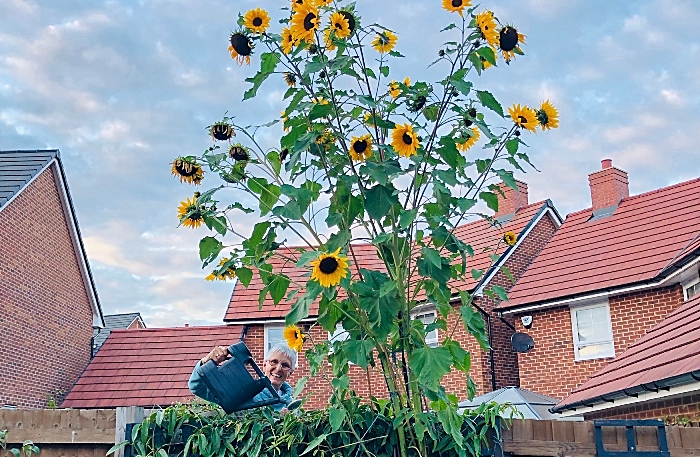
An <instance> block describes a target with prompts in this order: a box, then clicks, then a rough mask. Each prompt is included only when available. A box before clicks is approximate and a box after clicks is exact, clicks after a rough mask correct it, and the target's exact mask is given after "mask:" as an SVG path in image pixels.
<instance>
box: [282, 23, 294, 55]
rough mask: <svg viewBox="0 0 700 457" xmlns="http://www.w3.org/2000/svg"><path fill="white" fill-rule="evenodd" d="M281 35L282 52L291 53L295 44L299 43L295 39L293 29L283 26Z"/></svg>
mask: <svg viewBox="0 0 700 457" xmlns="http://www.w3.org/2000/svg"><path fill="white" fill-rule="evenodd" d="M281 35H282V42H281V43H280V48H282V52H284V53H285V54H289V53H290V52H292V49H293V48H294V46H296V45H297V44H298V43H297V41H296V40H295V39H294V35H292V31H291V30H289V27H285V28H283V29H282V32H281Z"/></svg>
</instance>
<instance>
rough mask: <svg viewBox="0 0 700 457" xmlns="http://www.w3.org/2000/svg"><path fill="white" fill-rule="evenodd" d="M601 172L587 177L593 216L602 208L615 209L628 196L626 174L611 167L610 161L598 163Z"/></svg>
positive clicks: (628, 188) (628, 189) (605, 160)
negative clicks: (600, 165) (600, 166)
mask: <svg viewBox="0 0 700 457" xmlns="http://www.w3.org/2000/svg"><path fill="white" fill-rule="evenodd" d="M600 163H601V164H602V166H603V168H602V169H601V170H598V171H596V172H594V173H591V174H589V175H588V182H589V184H590V188H591V203H592V209H593V212H594V214H595V213H596V211H598V210H601V209H603V208H615V207H617V205H619V204H620V201H621V200H622V199H623V198H627V197H629V196H630V186H629V179H628V177H627V172H626V171H623V170H620V169H619V168H615V167H613V166H612V159H604V160H601V162H600Z"/></svg>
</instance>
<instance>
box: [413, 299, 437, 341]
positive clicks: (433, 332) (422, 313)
mask: <svg viewBox="0 0 700 457" xmlns="http://www.w3.org/2000/svg"><path fill="white" fill-rule="evenodd" d="M427 315H432V316H433V319H434V320H436V319H437V311H436V310H434V309H423V310H421V311H414V312H412V313H411V320H416V319H418V318H419V317H421V316H427ZM423 325H426V324H423ZM425 344H426V345H427V346H429V347H431V348H434V347H438V346H439V345H440V334H439V333H438V329H435V330H431V331H430V333H428V334H427V335H425Z"/></svg>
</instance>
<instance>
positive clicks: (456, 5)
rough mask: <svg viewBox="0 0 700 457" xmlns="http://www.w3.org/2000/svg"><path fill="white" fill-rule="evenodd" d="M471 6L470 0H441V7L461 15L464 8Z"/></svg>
mask: <svg viewBox="0 0 700 457" xmlns="http://www.w3.org/2000/svg"><path fill="white" fill-rule="evenodd" d="M470 6H471V1H470V0H442V7H443V8H445V9H446V10H447V11H449V12H450V13H459V15H460V16H461V15H462V11H463V10H464V8H468V7H470Z"/></svg>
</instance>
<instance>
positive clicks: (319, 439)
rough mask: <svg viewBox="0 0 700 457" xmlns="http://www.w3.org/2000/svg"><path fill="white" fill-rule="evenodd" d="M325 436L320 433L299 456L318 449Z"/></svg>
mask: <svg viewBox="0 0 700 457" xmlns="http://www.w3.org/2000/svg"><path fill="white" fill-rule="evenodd" d="M261 436H262V435H261ZM327 436H328V435H326V434H325V433H322V434H320V435H319V436H317V437H316V438H314V439H313V441H311V442H310V443H309V445H308V446H306V449H304V452H302V453H301V454H299V456H302V455H304V454H308V453H309V452H311V451H313V450H314V449H316V448H317V447H318V445H319V444H321V443H322V442H323V441H324V440H325V439H326V437H327ZM253 455H257V453H256V454H253Z"/></svg>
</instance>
